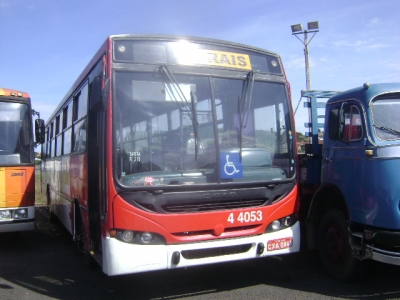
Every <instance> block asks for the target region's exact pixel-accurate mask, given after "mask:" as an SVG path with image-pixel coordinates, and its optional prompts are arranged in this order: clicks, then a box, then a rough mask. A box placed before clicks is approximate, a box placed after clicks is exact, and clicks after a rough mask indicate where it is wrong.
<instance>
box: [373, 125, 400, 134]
mask: <svg viewBox="0 0 400 300" xmlns="http://www.w3.org/2000/svg"><path fill="white" fill-rule="evenodd" d="M373 126H374V127H375V128H378V129H381V130H386V131H389V132H392V133H395V134H398V135H400V131H399V130H396V129H393V128H390V127H386V126H378V125H375V124H374V125H373Z"/></svg>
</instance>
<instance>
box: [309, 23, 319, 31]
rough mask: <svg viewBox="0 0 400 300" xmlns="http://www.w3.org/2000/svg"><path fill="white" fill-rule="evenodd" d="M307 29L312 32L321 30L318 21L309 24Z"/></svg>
mask: <svg viewBox="0 0 400 300" xmlns="http://www.w3.org/2000/svg"><path fill="white" fill-rule="evenodd" d="M307 29H308V30H312V31H318V30H319V27H318V21H315V22H308V23H307Z"/></svg>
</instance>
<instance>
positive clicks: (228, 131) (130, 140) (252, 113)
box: [114, 66, 293, 186]
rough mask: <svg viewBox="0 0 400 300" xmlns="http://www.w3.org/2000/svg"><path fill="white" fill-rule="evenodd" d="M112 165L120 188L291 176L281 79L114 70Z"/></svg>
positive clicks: (163, 70)
mask: <svg viewBox="0 0 400 300" xmlns="http://www.w3.org/2000/svg"><path fill="white" fill-rule="evenodd" d="M114 85H115V86H114V87H115V89H114V91H115V94H114V100H115V106H114V137H115V148H114V149H115V151H116V164H117V165H116V169H117V170H118V171H117V174H118V178H119V180H120V183H121V184H122V185H125V186H149V185H194V184H209V183H224V182H250V181H263V182H265V181H277V180H284V179H287V178H289V177H291V176H292V175H293V174H292V172H293V165H291V162H292V161H293V160H292V158H293V153H292V151H293V150H292V149H293V147H292V145H291V142H292V141H293V138H292V129H291V123H290V117H289V109H288V105H287V103H288V99H287V94H286V90H285V86H284V84H280V83H271V82H263V81H257V80H254V74H252V72H249V73H248V76H247V77H246V78H242V79H233V78H216V77H211V76H200V75H196V76H194V75H181V74H180V75H178V74H172V73H171V72H170V71H169V69H168V68H167V67H166V66H161V67H160V69H159V70H157V71H156V72H154V73H149V72H147V73H146V72H127V71H116V72H115V77H114Z"/></svg>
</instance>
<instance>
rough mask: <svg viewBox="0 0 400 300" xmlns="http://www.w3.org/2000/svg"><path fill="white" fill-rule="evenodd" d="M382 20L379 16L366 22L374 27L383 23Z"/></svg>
mask: <svg viewBox="0 0 400 300" xmlns="http://www.w3.org/2000/svg"><path fill="white" fill-rule="evenodd" d="M381 23H382V22H381V20H380V19H379V18H377V17H374V18H372V19H371V20H369V21H368V23H367V24H366V25H367V26H369V27H374V26H377V25H381Z"/></svg>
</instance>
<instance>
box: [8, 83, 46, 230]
mask: <svg viewBox="0 0 400 300" xmlns="http://www.w3.org/2000/svg"><path fill="white" fill-rule="evenodd" d="M35 113H36V112H35V111H33V110H32V109H31V99H30V97H29V95H28V94H27V93H24V92H20V91H16V90H12V89H6V88H0V232H15V231H25V230H33V229H34V228H35V165H34V162H35V161H34V160H35V158H34V140H33V128H32V114H35ZM37 122H38V121H37ZM42 125H44V124H43V123H42ZM42 129H44V128H42Z"/></svg>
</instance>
